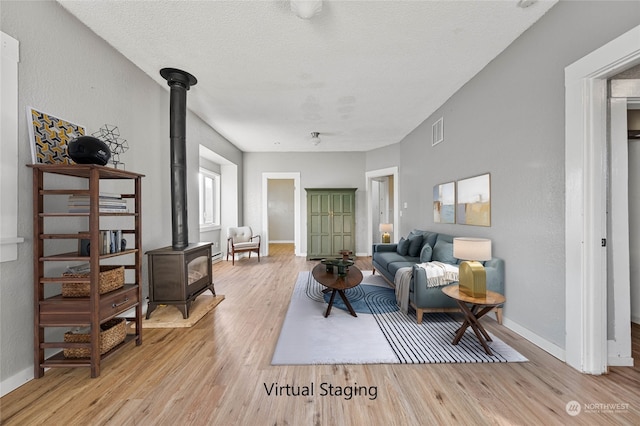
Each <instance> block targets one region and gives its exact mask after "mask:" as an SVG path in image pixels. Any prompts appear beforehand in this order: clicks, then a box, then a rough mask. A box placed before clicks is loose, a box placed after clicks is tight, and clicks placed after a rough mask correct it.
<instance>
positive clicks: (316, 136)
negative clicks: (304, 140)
mask: <svg viewBox="0 0 640 426" xmlns="http://www.w3.org/2000/svg"><path fill="white" fill-rule="evenodd" d="M320 142H322V141H321V140H320V133H318V132H311V143H312V144H313V145H314V146H315V145H318V144H319V143H320Z"/></svg>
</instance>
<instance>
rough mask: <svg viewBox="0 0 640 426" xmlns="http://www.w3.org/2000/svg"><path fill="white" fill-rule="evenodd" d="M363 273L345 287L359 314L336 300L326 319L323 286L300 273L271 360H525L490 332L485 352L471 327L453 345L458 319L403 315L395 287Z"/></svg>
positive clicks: (285, 362)
mask: <svg viewBox="0 0 640 426" xmlns="http://www.w3.org/2000/svg"><path fill="white" fill-rule="evenodd" d="M363 275H364V279H363V281H362V284H361V285H360V286H358V287H355V288H354V289H350V290H347V292H346V293H347V297H348V298H349V300H350V302H352V304H354V305H356V304H357V305H358V306H362V308H361V309H356V312H357V314H358V317H357V318H355V317H353V316H351V315H350V314H349V313H348V312H347V311H345V310H343V309H342V305H341V303H337V302H336V303H334V306H333V309H332V310H331V315H329V317H328V318H325V317H324V312H325V310H326V308H327V303H326V300H325V295H323V294H322V290H323V289H324V288H325V287H323V286H322V285H321V284H319V283H318V282H317V281H316V280H314V279H313V276H312V275H311V272H308V271H307V272H300V274H299V275H298V278H297V281H296V285H295V287H294V290H293V294H292V296H291V302H290V304H289V310H288V311H287V315H286V317H285V319H284V322H283V324H282V329H281V331H280V337H279V339H278V343H277V345H276V348H275V350H274V354H273V358H272V361H271V364H273V365H304V364H430V363H479V362H526V361H528V360H527V359H526V358H525V357H524V356H522V355H521V354H520V353H519V352H517V351H516V350H514V349H513V348H511V347H510V346H509V345H507V344H506V343H504V342H503V341H502V340H500V339H498V338H497V337H495V336H493V335H491V338H492V339H493V342H489V347H490V348H491V351H492V352H493V356H491V355H488V354H487V353H486V352H485V351H484V348H483V347H482V345H480V343H479V342H478V340H477V338H476V336H475V335H474V334H473V331H471V330H470V329H468V330H467V331H466V333H465V335H464V336H463V338H462V339H461V340H460V343H458V345H452V344H451V341H452V340H453V337H454V335H455V332H456V330H457V329H458V327H459V326H460V323H459V322H458V321H456V320H455V319H454V318H452V317H451V316H449V315H447V314H427V315H425V317H424V319H423V321H422V324H417V323H416V319H415V313H414V312H410V313H409V315H405V314H403V313H402V312H400V311H399V310H398V309H397V307H396V306H395V294H394V291H393V289H392V288H391V287H389V285H388V284H387V283H386V282H385V281H384V280H383V279H382V278H381V277H380V276H377V275H371V272H370V271H363ZM336 299H339V298H336ZM365 305H366V307H367V308H364V306H365ZM367 311H369V312H371V313H367Z"/></svg>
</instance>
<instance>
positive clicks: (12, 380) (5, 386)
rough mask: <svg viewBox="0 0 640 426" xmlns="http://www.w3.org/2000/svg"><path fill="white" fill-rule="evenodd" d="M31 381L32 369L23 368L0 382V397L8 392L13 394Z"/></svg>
mask: <svg viewBox="0 0 640 426" xmlns="http://www.w3.org/2000/svg"><path fill="white" fill-rule="evenodd" d="M31 380H33V367H29V368H25V369H24V370H22V371H20V372H18V373H17V374H14V375H13V376H11V377H8V378H7V379H5V380H3V381H1V382H0V397H3V396H5V395H6V394H8V393H9V392H13V391H14V390H16V389H18V388H19V387H20V386H22V385H24V384H25V383H28V382H30V381H31Z"/></svg>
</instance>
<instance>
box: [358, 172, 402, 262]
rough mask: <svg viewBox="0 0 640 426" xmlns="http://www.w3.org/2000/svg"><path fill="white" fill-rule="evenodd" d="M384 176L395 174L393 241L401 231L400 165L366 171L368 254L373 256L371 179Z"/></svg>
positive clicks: (395, 240)
mask: <svg viewBox="0 0 640 426" xmlns="http://www.w3.org/2000/svg"><path fill="white" fill-rule="evenodd" d="M382 176H393V240H394V241H393V242H397V241H398V239H397V238H396V235H399V233H400V232H399V231H400V209H399V204H400V202H399V199H400V198H399V197H400V194H399V192H400V191H399V190H398V188H399V185H400V179H399V178H398V167H397V166H395V167H387V168H386V169H378V170H371V171H369V172H366V173H365V177H366V180H367V229H368V231H367V256H371V255H372V254H373V253H372V246H373V229H372V226H373V225H372V223H373V215H372V209H373V200H372V199H371V181H372V180H373V179H374V178H377V177H382Z"/></svg>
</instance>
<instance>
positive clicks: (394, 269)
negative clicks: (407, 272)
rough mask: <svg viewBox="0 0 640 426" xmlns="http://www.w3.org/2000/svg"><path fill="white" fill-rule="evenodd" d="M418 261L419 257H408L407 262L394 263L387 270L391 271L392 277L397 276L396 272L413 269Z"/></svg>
mask: <svg viewBox="0 0 640 426" xmlns="http://www.w3.org/2000/svg"><path fill="white" fill-rule="evenodd" d="M417 261H418V258H417V257H413V258H411V257H407V258H406V261H401V262H392V263H390V264H389V267H388V268H387V270H388V271H389V273H390V274H391V276H392V277H395V276H396V272H398V269H400V268H412V267H413V265H415V264H416V262H417Z"/></svg>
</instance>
